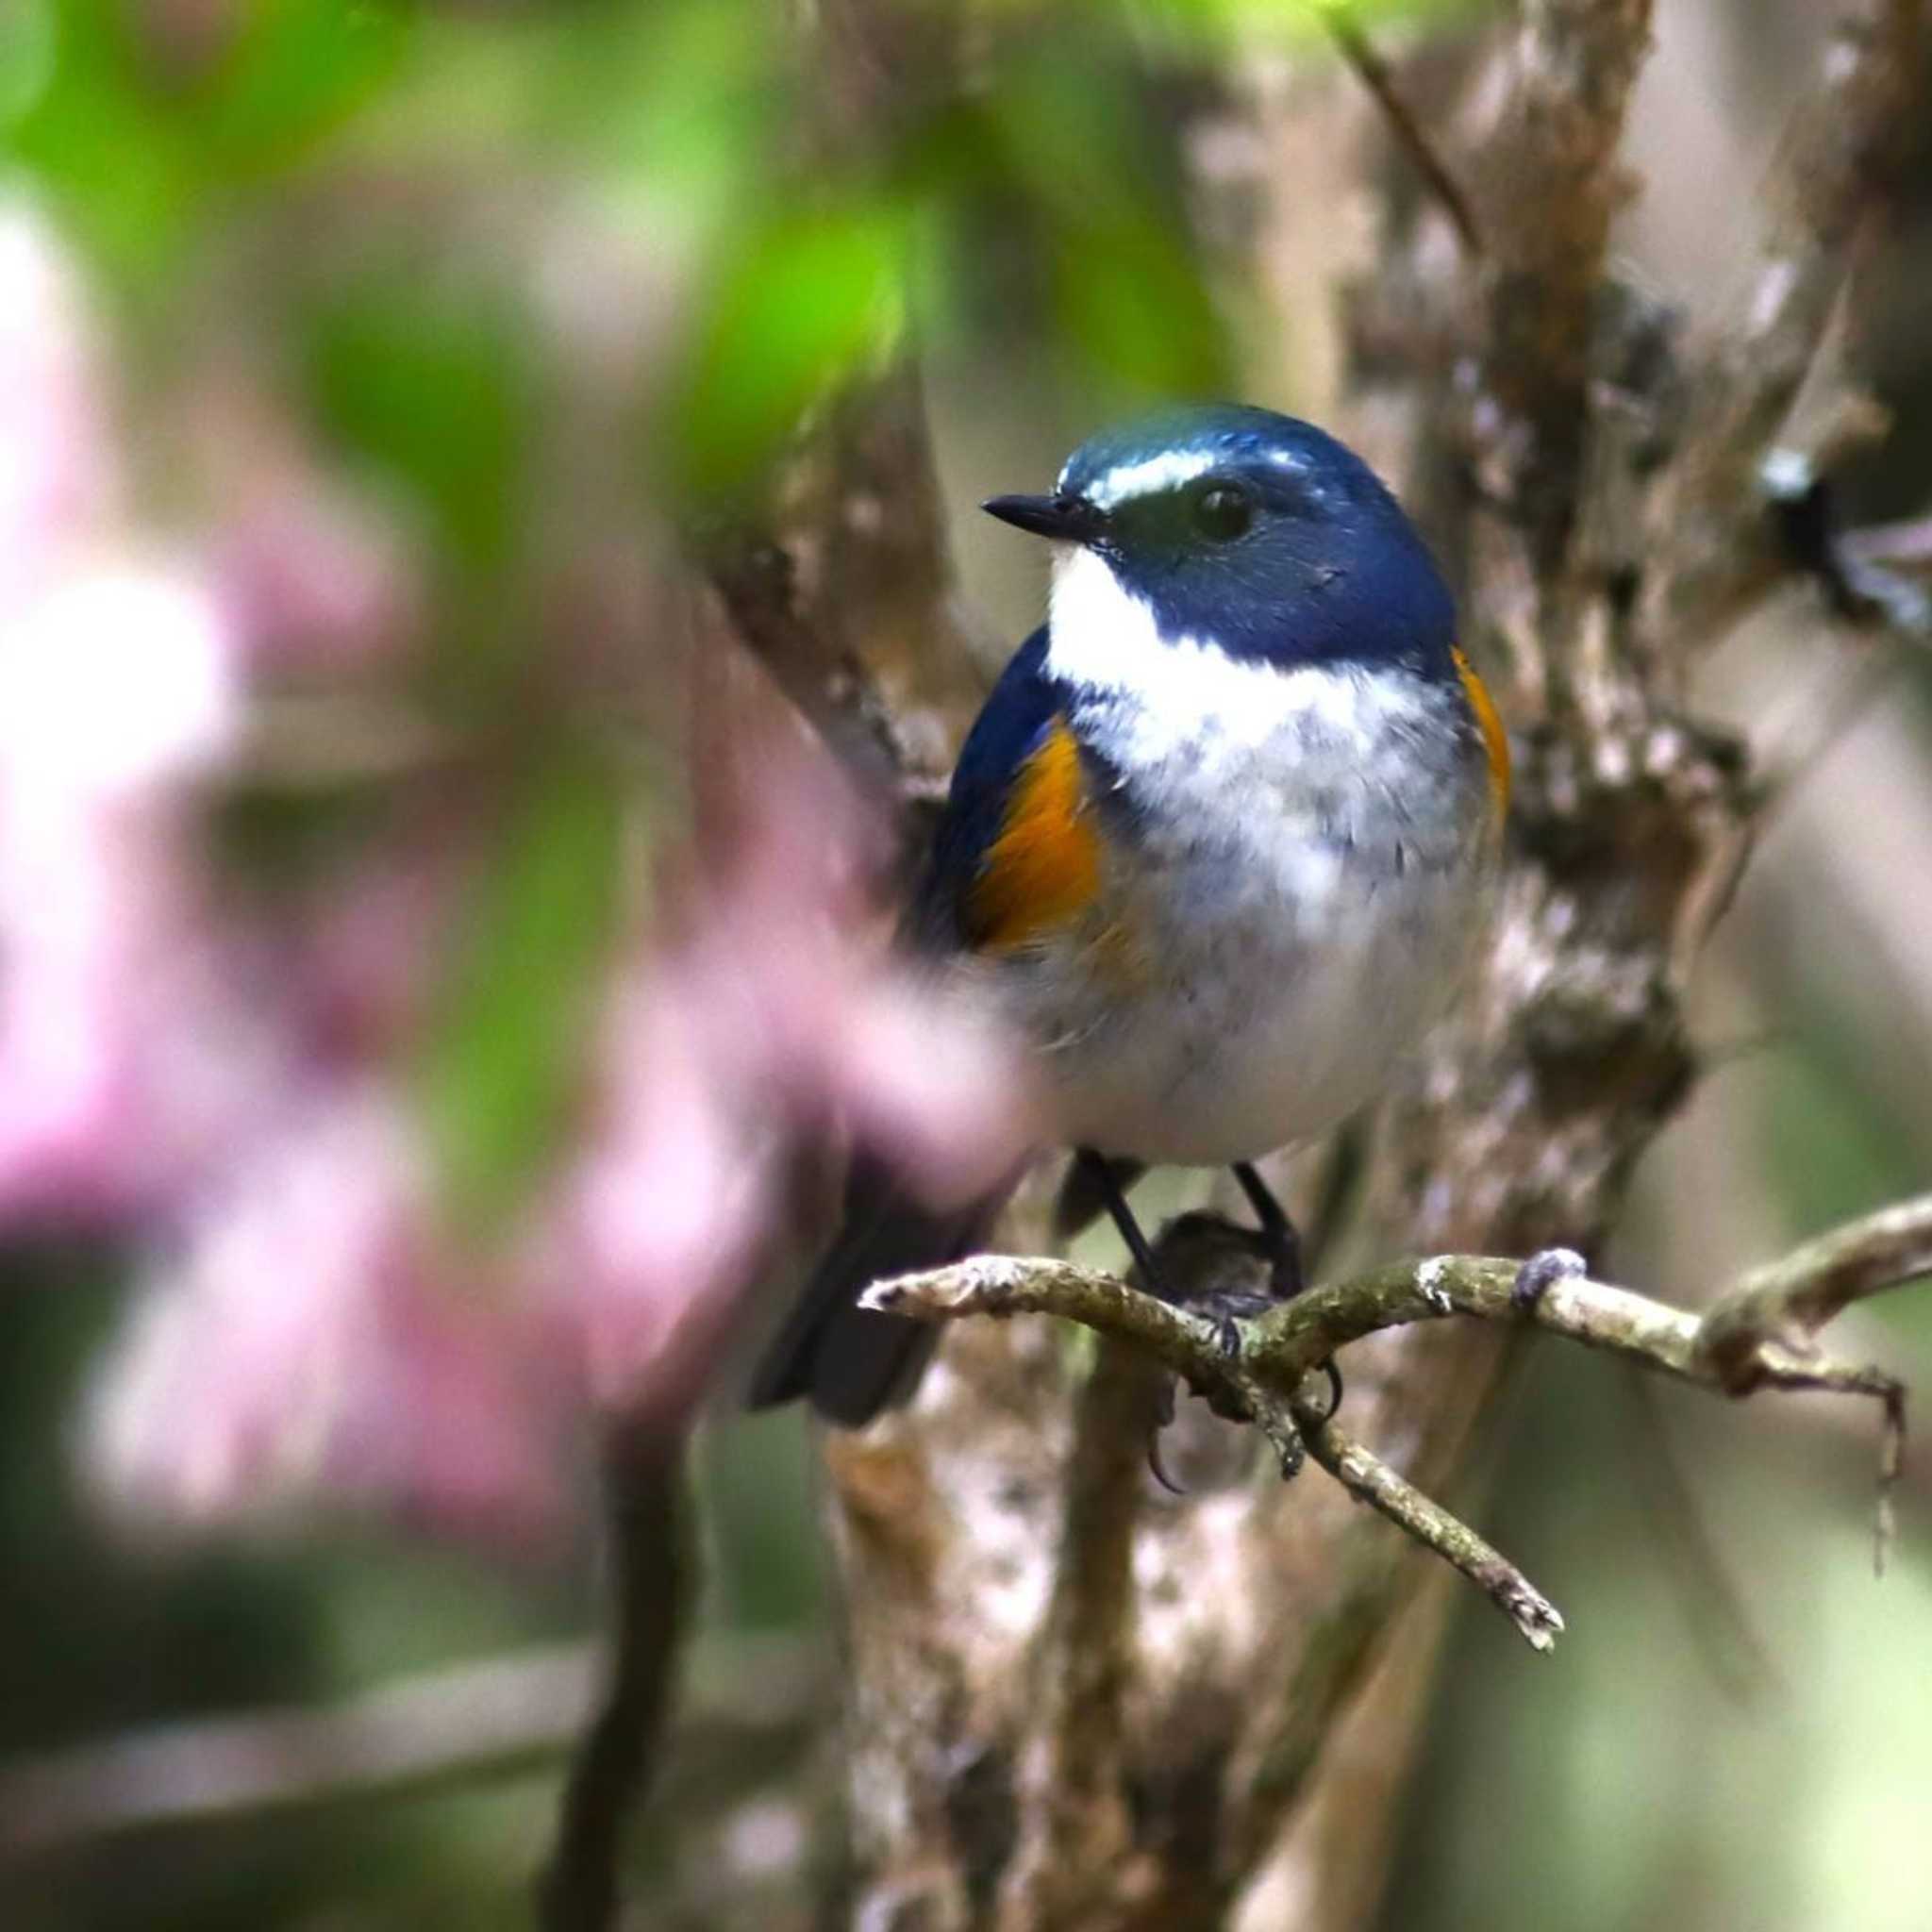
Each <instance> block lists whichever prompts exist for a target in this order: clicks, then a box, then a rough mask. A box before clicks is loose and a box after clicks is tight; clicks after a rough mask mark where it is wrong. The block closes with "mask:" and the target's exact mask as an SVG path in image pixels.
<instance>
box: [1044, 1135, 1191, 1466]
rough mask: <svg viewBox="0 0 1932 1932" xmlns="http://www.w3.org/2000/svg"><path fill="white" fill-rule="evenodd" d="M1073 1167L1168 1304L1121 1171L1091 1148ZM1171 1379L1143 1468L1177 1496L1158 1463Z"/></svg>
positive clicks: (1145, 1279)
mask: <svg viewBox="0 0 1932 1932" xmlns="http://www.w3.org/2000/svg"><path fill="white" fill-rule="evenodd" d="M1074 1167H1076V1168H1077V1169H1079V1170H1080V1185H1081V1189H1082V1190H1083V1191H1086V1192H1088V1193H1090V1194H1091V1195H1093V1196H1097V1197H1098V1199H1099V1200H1100V1202H1101V1203H1102V1205H1103V1206H1104V1207H1105V1208H1107V1211H1108V1216H1109V1218H1110V1219H1111V1220H1112V1222H1113V1224H1114V1225H1115V1227H1117V1228H1118V1229H1119V1230H1120V1235H1121V1239H1122V1241H1125V1242H1126V1244H1127V1253H1128V1254H1130V1255H1131V1256H1132V1257H1134V1266H1135V1268H1136V1269H1137V1270H1138V1271H1139V1273H1140V1276H1141V1287H1142V1288H1144V1289H1145V1290H1146V1291H1147V1292H1148V1293H1149V1294H1151V1295H1155V1296H1157V1297H1158V1299H1159V1300H1161V1301H1164V1302H1172V1301H1173V1300H1174V1296H1173V1295H1171V1294H1170V1293H1169V1292H1168V1291H1167V1284H1166V1282H1165V1281H1164V1280H1163V1279H1162V1278H1161V1273H1160V1270H1159V1268H1158V1267H1157V1266H1156V1265H1155V1260H1154V1250H1153V1249H1152V1248H1151V1247H1149V1246H1148V1244H1147V1237H1146V1236H1145V1235H1144V1234H1142V1233H1141V1224H1140V1223H1139V1222H1138V1221H1136V1220H1135V1219H1134V1210H1133V1209H1132V1208H1129V1207H1128V1206H1127V1193H1126V1190H1125V1189H1124V1187H1123V1186H1122V1185H1121V1172H1120V1171H1119V1170H1118V1169H1116V1167H1115V1166H1114V1163H1113V1162H1112V1161H1110V1160H1108V1158H1107V1157H1106V1156H1105V1155H1104V1154H1096V1153H1095V1152H1094V1151H1093V1149H1092V1148H1091V1147H1081V1148H1077V1149H1075V1150H1074ZM1071 1187H1072V1183H1071V1181H1070V1182H1069V1183H1068V1185H1067V1186H1065V1187H1063V1188H1062V1189H1061V1197H1062V1198H1063V1199H1064V1198H1065V1197H1066V1195H1067V1193H1068V1192H1069V1190H1070V1189H1071ZM1173 1421H1174V1376H1172V1375H1168V1376H1166V1377H1165V1378H1164V1380H1163V1386H1162V1388H1161V1391H1160V1403H1159V1407H1158V1411H1157V1413H1156V1415H1155V1420H1154V1432H1153V1434H1152V1435H1150V1436H1149V1437H1148V1438H1147V1467H1148V1469H1149V1470H1150V1471H1151V1472H1152V1474H1153V1476H1154V1480H1155V1481H1156V1482H1158V1484H1159V1485H1160V1487H1161V1488H1162V1489H1163V1490H1166V1491H1169V1492H1170V1493H1172V1494H1174V1495H1176V1496H1178V1495H1180V1494H1182V1493H1183V1491H1182V1490H1181V1487H1180V1485H1179V1484H1178V1483H1176V1482H1175V1481H1174V1478H1173V1477H1172V1476H1171V1475H1169V1474H1168V1473H1167V1470H1166V1468H1165V1466H1164V1465H1163V1464H1162V1462H1161V1460H1160V1432H1161V1431H1162V1430H1163V1429H1164V1428H1166V1427H1167V1425H1168V1424H1170V1423H1171V1422H1173Z"/></svg>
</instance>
